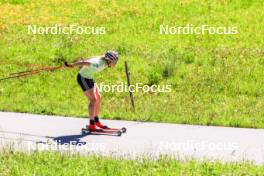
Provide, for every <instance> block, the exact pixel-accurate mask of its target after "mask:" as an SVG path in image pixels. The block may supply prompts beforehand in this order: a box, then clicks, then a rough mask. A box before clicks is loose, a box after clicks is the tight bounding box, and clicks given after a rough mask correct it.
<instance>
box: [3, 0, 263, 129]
mask: <svg viewBox="0 0 264 176" xmlns="http://www.w3.org/2000/svg"><path fill="white" fill-rule="evenodd" d="M263 18H264V2H263V1H262V0H219V1H207V0H202V1H197V0H180V1H173V0H171V1H163V0H154V1H151V2H150V1H140V0H134V1H132V0H131V1H130V0H116V1H106V0H105V1H96V0H95V1H93V2H92V3H88V2H85V1H80V0H76V1H70V0H46V1H42V0H34V1H33V0H0V61H1V62H0V64H1V65H0V76H7V75H8V73H10V72H17V71H23V70H27V69H28V68H27V67H23V66H20V67H19V66H17V65H14V63H26V64H39V65H43V66H46V65H48V66H49V65H50V66H57V65H60V64H61V63H62V61H65V60H67V61H69V62H70V61H73V60H75V59H76V58H78V57H88V56H92V55H97V54H102V53H104V52H105V51H106V50H109V49H114V50H117V51H118V52H119V53H120V55H121V57H120V58H121V59H120V62H119V63H118V65H117V67H116V68H115V69H113V70H107V71H104V72H102V74H99V75H97V76H96V81H97V82H98V83H100V82H104V83H105V84H118V83H120V82H126V77H125V72H124V61H125V60H127V61H128V62H129V66H130V71H131V79H132V83H133V84H135V83H143V84H148V85H153V84H157V85H161V86H162V85H171V86H172V91H171V92H170V93H142V92H139V93H135V95H134V96H135V102H136V113H133V112H131V110H130V104H129V94H128V93H127V92H124V93H117V92H114V93H105V92H102V96H103V102H102V112H101V116H102V117H105V118H109V119H125V120H142V121H155V122H172V123H183V124H203V125H221V126H234V127H254V128H255V127H256V128H263V127H264V108H263V106H264V86H263V77H264V72H263V69H264V50H263V47H264V46H263V45H264V38H263V36H264V29H263ZM55 24H61V25H63V26H68V25H71V24H77V25H79V26H101V27H105V29H106V34H105V35H78V34H73V35H63V34H61V35H52V34H48V35H33V34H28V33H27V26H28V25H38V26H52V25H55ZM161 24H168V25H170V26H175V25H177V26H185V25H187V24H193V25H194V26H199V25H203V24H208V25H210V26H236V27H237V28H238V31H239V34H236V35H217V34H214V35H209V34H204V35H160V34H159V26H160V25H161ZM6 62H9V63H11V64H3V63H6ZM76 75H77V70H63V71H57V72H55V73H44V74H42V75H38V76H33V77H30V78H25V79H14V80H10V81H2V82H0V97H1V98H0V110H1V111H16V112H30V113H36V114H52V115H53V114H54V115H65V116H78V117H85V116H87V100H86V98H85V97H84V96H83V94H82V91H81V89H80V88H79V86H78V84H77V82H76Z"/></svg>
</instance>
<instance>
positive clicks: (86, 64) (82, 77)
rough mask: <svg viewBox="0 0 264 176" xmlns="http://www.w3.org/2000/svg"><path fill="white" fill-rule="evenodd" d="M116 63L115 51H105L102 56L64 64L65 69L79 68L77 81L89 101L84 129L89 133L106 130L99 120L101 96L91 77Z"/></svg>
mask: <svg viewBox="0 0 264 176" xmlns="http://www.w3.org/2000/svg"><path fill="white" fill-rule="evenodd" d="M117 61H118V53H117V52H115V51H107V52H106V53H105V54H104V55H102V56H94V57H90V58H87V59H81V60H78V61H76V62H74V63H67V62H66V63H65V66H67V67H76V66H78V67H80V70H79V73H78V75H77V81H78V83H79V85H80V86H81V88H82V90H83V91H84V95H85V96H86V97H87V98H88V99H89V106H88V109H89V119H90V124H88V125H87V126H86V127H87V128H88V129H89V130H90V131H96V130H98V128H97V127H99V128H101V129H105V128H107V126H105V125H103V124H102V123H101V122H100V120H99V113H100V103H101V95H100V92H99V88H98V86H97V85H96V83H95V81H94V79H93V76H94V73H96V72H100V71H102V70H104V69H105V68H107V67H114V66H115V64H116V63H117Z"/></svg>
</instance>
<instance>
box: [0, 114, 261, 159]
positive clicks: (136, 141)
mask: <svg viewBox="0 0 264 176" xmlns="http://www.w3.org/2000/svg"><path fill="white" fill-rule="evenodd" d="M87 122H88V119H84V118H71V117H57V116H46V115H32V114H23V113H9V112H0V148H1V149H3V148H4V149H12V150H21V151H25V152H31V151H34V150H40V151H41V150H53V151H62V152H79V153H81V154H89V153H96V154H101V155H112V156H118V157H119V156H120V157H126V158H132V159H133V158H138V157H142V156H144V157H150V158H153V159H155V158H157V157H159V156H160V155H169V156H172V157H176V158H178V159H186V158H196V159H205V158H206V159H210V160H222V161H242V160H249V161H254V162H255V163H257V164H263V163H264V130H263V129H242V128H228V127H206V126H197V125H178V124H165V123H142V122H129V121H116V120H103V123H104V124H107V125H108V126H110V127H117V128H119V127H126V128H127V133H124V134H122V136H120V137H117V136H107V135H82V134H81V128H82V127H84V126H85V124H86V123H87Z"/></svg>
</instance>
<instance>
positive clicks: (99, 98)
mask: <svg viewBox="0 0 264 176" xmlns="http://www.w3.org/2000/svg"><path fill="white" fill-rule="evenodd" d="M101 98H102V97H101V95H100V94H97V95H96V102H97V103H100V102H101Z"/></svg>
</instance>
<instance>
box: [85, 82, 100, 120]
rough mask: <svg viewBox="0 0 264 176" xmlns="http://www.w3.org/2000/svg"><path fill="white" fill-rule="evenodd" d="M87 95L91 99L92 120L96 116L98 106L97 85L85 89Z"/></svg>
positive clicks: (90, 116)
mask: <svg viewBox="0 0 264 176" xmlns="http://www.w3.org/2000/svg"><path fill="white" fill-rule="evenodd" d="M84 94H85V96H86V97H87V98H88V99H89V101H90V102H89V106H88V111H89V118H90V119H91V120H94V117H95V116H96V106H97V96H96V86H95V87H93V88H91V89H89V90H87V91H85V92H84Z"/></svg>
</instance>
